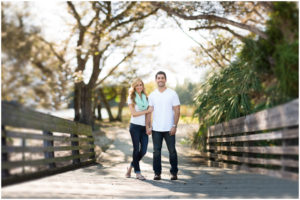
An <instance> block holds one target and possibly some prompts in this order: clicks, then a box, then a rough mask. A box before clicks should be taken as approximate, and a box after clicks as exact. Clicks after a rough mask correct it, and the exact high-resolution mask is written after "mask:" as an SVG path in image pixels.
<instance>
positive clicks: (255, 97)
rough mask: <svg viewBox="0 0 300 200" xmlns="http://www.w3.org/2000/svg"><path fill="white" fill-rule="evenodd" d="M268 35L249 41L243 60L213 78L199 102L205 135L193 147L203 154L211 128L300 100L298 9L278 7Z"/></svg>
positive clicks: (280, 4) (201, 131)
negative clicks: (209, 128) (206, 135)
mask: <svg viewBox="0 0 300 200" xmlns="http://www.w3.org/2000/svg"><path fill="white" fill-rule="evenodd" d="M273 5H274V6H273V11H272V12H271V14H270V19H269V21H268V22H267V27H266V31H265V33H266V34H267V35H268V39H267V40H265V39H262V38H259V39H258V40H256V39H254V38H251V37H248V38H246V39H244V40H243V42H244V46H243V48H242V50H241V51H240V53H239V54H238V55H237V59H236V60H235V61H234V62H232V63H231V64H230V65H229V66H228V67H225V68H222V69H220V70H219V71H218V72H213V73H211V74H210V75H209V76H208V77H207V81H206V82H205V83H204V84H203V85H201V88H200V91H199V93H198V95H197V98H195V103H196V104H197V109H196V111H195V116H197V117H198V118H199V123H200V129H199V132H198V133H197V134H195V135H194V138H193V140H194V141H193V144H194V146H197V147H198V148H200V149H201V148H203V147H204V144H203V141H201V140H202V138H203V135H204V134H205V133H206V131H207V127H209V126H211V125H213V124H217V123H221V122H224V121H229V120H231V119H234V118H238V117H241V116H244V115H247V114H250V113H254V112H257V111H259V110H262V109H266V108H270V107H273V106H275V105H278V104H281V103H284V102H286V101H288V100H291V99H293V98H297V97H298V96H299V94H298V73H299V72H298V64H299V63H298V53H299V52H298V48H299V45H298V8H297V6H296V4H295V2H274V3H273Z"/></svg>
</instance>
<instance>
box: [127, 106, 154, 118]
mask: <svg viewBox="0 0 300 200" xmlns="http://www.w3.org/2000/svg"><path fill="white" fill-rule="evenodd" d="M129 110H130V112H131V115H132V116H133V117H138V116H141V115H145V114H147V113H149V112H152V109H151V108H150V107H149V108H148V109H147V110H143V111H136V110H135V108H134V104H129Z"/></svg>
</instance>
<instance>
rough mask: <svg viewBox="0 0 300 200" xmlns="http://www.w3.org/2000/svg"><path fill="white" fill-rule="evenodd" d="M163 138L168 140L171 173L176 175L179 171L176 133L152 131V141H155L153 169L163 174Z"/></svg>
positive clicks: (156, 172) (158, 173)
mask: <svg viewBox="0 0 300 200" xmlns="http://www.w3.org/2000/svg"><path fill="white" fill-rule="evenodd" d="M163 138H164V139H165V141H166V144H167V147H168V150H169V161H170V164H171V169H170V173H171V174H174V175H176V174H177V172H178V159H177V152H176V148H175V142H176V140H175V135H170V134H169V131H168V132H158V131H152V141H153V149H154V152H153V170H154V173H155V174H157V175H160V174H161V148H162V142H163Z"/></svg>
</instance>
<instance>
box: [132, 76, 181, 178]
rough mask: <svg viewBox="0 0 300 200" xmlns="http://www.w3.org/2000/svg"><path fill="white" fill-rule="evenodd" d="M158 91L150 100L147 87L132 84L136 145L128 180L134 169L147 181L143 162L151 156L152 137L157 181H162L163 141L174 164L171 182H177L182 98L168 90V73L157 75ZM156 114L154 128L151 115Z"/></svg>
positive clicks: (134, 140) (140, 81)
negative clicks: (143, 173)
mask: <svg viewBox="0 0 300 200" xmlns="http://www.w3.org/2000/svg"><path fill="white" fill-rule="evenodd" d="M155 81H156V84H157V86H158V89H156V90H154V91H153V92H152V93H151V94H150V95H149V97H148V98H147V96H146V93H145V87H144V83H143V81H142V80H141V79H136V80H135V81H133V83H132V84H131V88H130V92H129V96H128V105H129V109H130V112H131V120H130V128H129V132H130V135H131V139H132V143H133V154H132V157H133V161H132V162H131V164H130V167H129V168H128V169H127V173H126V177H127V178H129V177H130V176H131V170H132V168H134V172H135V173H136V178H137V179H139V180H145V177H144V176H143V175H142V174H141V170H140V165H139V161H140V160H141V159H142V158H143V156H144V155H145V154H146V152H147V146H148V136H149V135H151V134H152V141H153V149H154V152H153V170H154V174H155V175H154V180H160V179H161V176H160V175H161V148H162V142H163V138H164V139H165V141H166V144H167V147H168V151H169V160H170V164H171V170H170V172H171V180H177V172H178V167H177V165H178V160H177V152H176V148H175V133H176V128H177V124H178V120H179V115H180V102H179V98H178V95H177V94H176V92H175V91H174V90H172V89H169V88H167V87H166V81H167V77H166V73H165V72H162V71H159V72H158V73H157V74H156V75H155ZM152 112H153V126H152V125H151V124H152V123H151V114H152Z"/></svg>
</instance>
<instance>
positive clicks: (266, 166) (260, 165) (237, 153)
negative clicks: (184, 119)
mask: <svg viewBox="0 0 300 200" xmlns="http://www.w3.org/2000/svg"><path fill="white" fill-rule="evenodd" d="M298 106H299V100H298V99H296V100H293V101H291V102H288V103H286V104H283V105H280V106H277V107H275V108H271V109H267V110H263V111H260V112H257V113H254V114H251V115H247V116H244V117H240V118H237V119H233V120H231V121H228V122H224V123H220V124H216V125H214V126H210V127H209V128H208V132H207V136H206V152H203V153H202V154H201V155H202V156H203V157H205V158H207V163H208V165H209V166H217V167H225V168H232V169H237V170H246V171H250V172H254V173H259V174H266V175H271V176H276V177H280V178H288V179H292V180H298V168H299V163H298V160H299V147H298V146H299V144H298V137H299V136H298V135H299V119H298V113H299V109H298Z"/></svg>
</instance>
